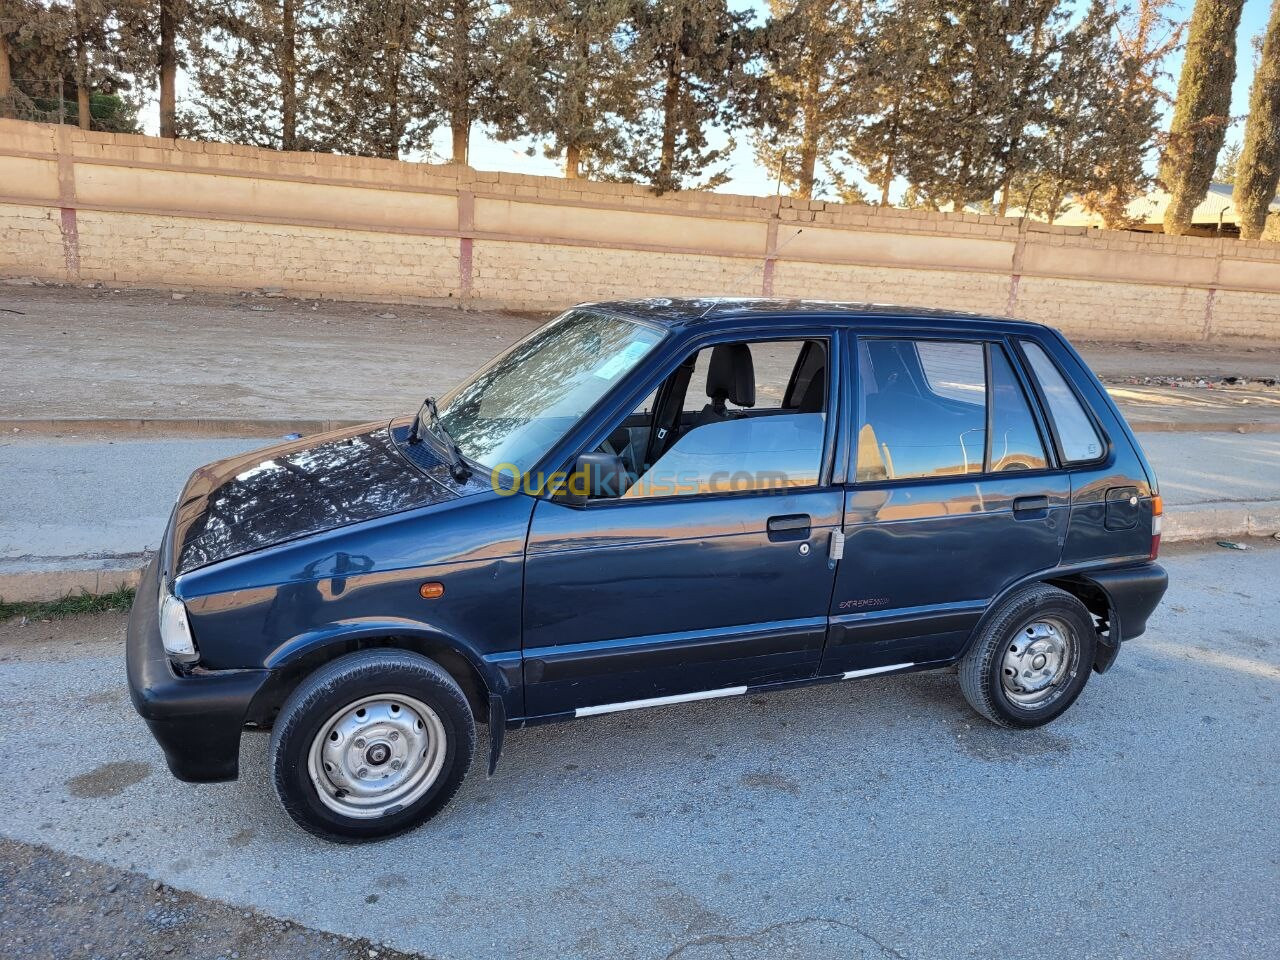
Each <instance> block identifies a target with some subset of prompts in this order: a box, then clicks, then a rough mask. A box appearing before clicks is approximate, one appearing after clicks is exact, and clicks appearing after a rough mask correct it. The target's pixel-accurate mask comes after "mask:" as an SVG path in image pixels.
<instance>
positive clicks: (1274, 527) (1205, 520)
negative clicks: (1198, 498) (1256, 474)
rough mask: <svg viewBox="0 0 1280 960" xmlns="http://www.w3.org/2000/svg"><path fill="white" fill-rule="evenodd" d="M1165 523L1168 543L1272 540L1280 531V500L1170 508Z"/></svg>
mask: <svg viewBox="0 0 1280 960" xmlns="http://www.w3.org/2000/svg"><path fill="white" fill-rule="evenodd" d="M1164 524H1165V526H1164V536H1163V537H1162V540H1163V541H1164V542H1165V543H1189V542H1192V541H1196V540H1220V539H1230V538H1232V537H1270V536H1273V535H1274V534H1275V533H1277V532H1280V500H1260V501H1252V502H1249V503H1221V504H1196V505H1194V506H1189V507H1183V508H1178V507H1173V506H1171V507H1169V509H1168V512H1167V513H1166V514H1165V518H1164Z"/></svg>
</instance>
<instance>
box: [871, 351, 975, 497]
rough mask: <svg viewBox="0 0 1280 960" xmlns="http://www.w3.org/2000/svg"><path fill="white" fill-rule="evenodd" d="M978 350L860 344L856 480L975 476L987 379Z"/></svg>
mask: <svg viewBox="0 0 1280 960" xmlns="http://www.w3.org/2000/svg"><path fill="white" fill-rule="evenodd" d="M983 353H984V351H983V345H982V344H981V343H971V342H966V341H931V340H919V341H917V340H862V341H860V342H859V344H858V372H859V381H860V383H861V391H862V404H861V409H862V422H861V423H860V424H859V428H858V454H857V457H858V462H857V470H856V473H855V476H856V478H857V480H858V481H860V482H868V481H875V480H905V479H912V478H919V477H952V476H963V475H966V474H974V473H982V468H983V458H984V455H985V452H986V425H987V382H986V361H985V359H984V356H983Z"/></svg>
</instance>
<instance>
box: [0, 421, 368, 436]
mask: <svg viewBox="0 0 1280 960" xmlns="http://www.w3.org/2000/svg"><path fill="white" fill-rule="evenodd" d="M372 419H373V420H375V421H376V420H377V419H379V418H376V417H375V418H372ZM386 419H388V420H389V419H391V418H390V417H387V418H386ZM370 422H372V421H371V420H370V419H365V420H306V419H301V420H278V419H270V418H261V419H255V418H252V417H231V418H226V419H218V418H192V419H189V420H180V419H156V420H148V419H132V418H127V417H126V418H123V419H102V420H97V419H93V418H90V417H86V418H80V419H65V420H64V419H56V420H28V419H16V420H13V419H10V420H0V436H3V435H8V436H15V435H16V436H19V437H66V436H69V435H72V434H74V435H77V436H90V437H92V438H94V439H100V438H101V437H103V436H111V437H131V438H135V439H141V438H152V437H181V438H182V439H186V440H190V439H191V438H193V437H236V438H238V437H274V436H283V435H284V434H287V433H300V434H302V435H303V436H308V435H310V434H313V433H325V432H327V431H329V430H337V429H340V428H342V427H354V426H357V425H359V424H362V423H370Z"/></svg>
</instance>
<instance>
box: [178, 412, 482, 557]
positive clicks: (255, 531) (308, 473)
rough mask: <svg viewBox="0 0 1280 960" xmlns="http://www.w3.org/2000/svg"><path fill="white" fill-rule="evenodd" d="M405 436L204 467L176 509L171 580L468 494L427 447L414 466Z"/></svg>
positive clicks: (353, 438)
mask: <svg viewBox="0 0 1280 960" xmlns="http://www.w3.org/2000/svg"><path fill="white" fill-rule="evenodd" d="M407 432H408V431H407V428H406V427H404V426H402V425H401V426H399V429H397V430H396V435H395V436H393V433H392V428H391V427H389V426H388V425H387V424H365V425H363V426H359V427H351V428H347V429H344V430H337V431H334V432H332V433H326V434H320V435H319V436H312V437H307V438H305V439H303V440H297V441H292V442H288V443H282V444H278V445H276V446H272V447H266V448H264V449H261V450H254V451H252V452H251V453H246V454H243V455H241V456H237V457H229V458H228V459H226V460H219V461H217V462H216V463H211V464H209V465H207V466H204V467H201V468H200V469H199V470H197V471H196V472H195V473H193V474H192V475H191V478H190V479H189V480H188V481H187V485H186V487H185V488H183V491H182V495H181V497H179V498H178V505H177V507H176V508H175V510H174V518H173V523H172V540H171V541H170V544H169V546H170V550H171V552H170V556H171V557H172V558H174V561H173V563H172V564H171V568H172V569H171V570H170V571H169V575H170V576H177V575H178V574H181V573H186V572H188V571H190V570H194V569H196V568H198V567H203V566H207V565H208V564H211V563H217V562H218V561H220V560H227V559H229V558H231V557H235V556H239V555H240V554H244V553H250V552H252V551H254V550H260V549H262V548H263V547H269V546H273V545H275V544H278V543H283V542H285V541H287V540H294V539H297V538H298V537H305V536H308V535H310V534H314V533H320V532H322V531H325V530H331V529H334V528H336V527H342V526H347V525H348V524H352V523H359V522H361V521H364V520H372V519H374V518H376V517H381V516H386V515H387V514H391V513H399V512H401V511H404V510H412V509H415V508H418V507H424V506H430V505H431V504H435V503H442V502H444V501H447V500H453V499H456V498H457V497H458V496H460V495H462V494H463V493H465V492H468V491H467V489H466V486H465V485H464V486H459V485H458V484H456V483H455V482H453V481H452V480H451V479H450V478H449V473H448V470H447V469H446V468H444V465H443V462H442V461H441V460H440V458H439V457H438V456H437V455H436V454H435V452H434V450H433V449H432V448H429V447H428V445H427V444H425V443H424V444H418V445H416V446H415V447H414V448H413V461H410V460H409V459H408V457H406V455H405V454H404V453H402V452H401V451H402V449H403V447H402V446H401V444H400V443H397V438H399V439H400V440H401V441H402V440H403V438H404V436H405V435H407ZM473 484H474V481H473Z"/></svg>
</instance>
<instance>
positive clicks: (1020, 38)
mask: <svg viewBox="0 0 1280 960" xmlns="http://www.w3.org/2000/svg"><path fill="white" fill-rule="evenodd" d="M992 6H993V8H994V9H995V10H996V11H998V12H999V13H1000V14H1002V15H1003V16H1002V17H1001V18H1000V19H1003V21H1004V22H1003V25H1001V24H1000V21H999V19H997V21H996V23H995V24H994V25H993V26H994V27H995V29H997V30H1002V32H1003V33H1004V37H1005V43H1004V45H1003V48H1002V49H1001V50H1000V52H1001V53H1002V54H1003V56H1001V57H1000V58H999V60H998V61H997V62H998V63H999V64H1000V65H1001V67H1002V68H1003V69H1002V71H1001V72H1002V73H1003V74H1004V75H1005V76H1007V77H1008V82H1007V83H1006V84H1005V85H1004V90H1005V96H1004V98H1003V99H1002V100H1001V99H1000V98H999V97H997V99H996V102H995V104H994V111H993V113H994V116H995V119H996V123H997V135H996V157H997V159H996V166H997V169H998V171H999V179H998V183H997V187H996V188H997V189H998V190H999V192H1000V202H999V206H998V207H997V209H996V212H997V213H998V214H999V215H1000V216H1002V217H1003V216H1004V215H1005V214H1006V213H1007V212H1008V209H1009V189H1010V184H1011V183H1012V181H1013V178H1014V177H1015V176H1017V175H1018V174H1019V173H1022V172H1024V171H1026V170H1028V169H1029V168H1032V167H1035V166H1037V165H1038V164H1039V162H1040V157H1039V153H1040V152H1041V151H1043V150H1045V149H1052V148H1053V147H1055V146H1057V144H1053V143H1046V142H1045V136H1044V134H1043V133H1041V131H1043V130H1044V129H1045V128H1049V129H1052V128H1053V123H1054V119H1053V117H1052V112H1053V106H1054V104H1052V103H1051V102H1050V101H1051V100H1056V102H1057V105H1058V106H1059V107H1060V106H1061V105H1062V103H1063V102H1064V101H1066V100H1068V99H1072V98H1074V99H1075V100H1076V101H1077V103H1079V104H1081V105H1082V109H1083V110H1086V111H1087V110H1088V109H1089V106H1088V105H1087V104H1088V99H1089V98H1088V96H1087V94H1086V93H1085V91H1077V92H1076V93H1075V94H1069V93H1066V92H1065V91H1064V90H1063V89H1062V76H1061V73H1062V70H1061V68H1060V69H1059V70H1058V71H1057V72H1055V70H1054V67H1053V64H1054V62H1055V60H1056V61H1060V62H1061V63H1062V64H1063V65H1064V66H1065V65H1066V64H1067V63H1069V62H1071V61H1072V60H1073V59H1074V60H1075V61H1076V62H1077V64H1078V65H1079V66H1082V67H1083V69H1084V71H1087V70H1088V58H1089V56H1090V54H1094V53H1097V52H1098V51H1097V50H1096V49H1094V48H1092V47H1090V46H1088V45H1087V44H1086V43H1084V42H1083V41H1082V39H1081V34H1080V31H1079V30H1076V31H1073V32H1072V34H1071V37H1070V38H1068V39H1067V40H1065V41H1064V40H1062V39H1061V37H1060V33H1061V30H1062V25H1063V23H1064V22H1065V20H1066V15H1065V14H1064V13H1063V12H1062V11H1061V10H1059V9H1058V8H1057V0H1011V2H1009V3H1008V4H1007V5H1006V4H993V5H992ZM1096 6H1097V5H1096V4H1095V7H1096ZM1103 12H1104V11H1101V10H1098V9H1091V10H1090V12H1089V13H1088V14H1087V15H1086V17H1085V20H1084V23H1085V24H1090V23H1092V22H1094V21H1096V18H1097V17H1098V16H1099V15H1101V14H1102V13H1103ZM1064 44H1065V45H1069V46H1072V47H1073V49H1071V50H1061V49H1059V48H1060V47H1061V46H1063V45H1064ZM1055 81H1056V84H1057V86H1056V89H1051V88H1052V87H1054V85H1055ZM1077 119H1078V118H1077ZM1072 122H1076V121H1075V120H1073V121H1072ZM1053 159H1054V160H1058V161H1060V160H1061V159H1062V158H1061V154H1060V153H1059V152H1056V151H1055V153H1054V155H1053Z"/></svg>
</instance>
